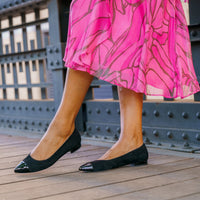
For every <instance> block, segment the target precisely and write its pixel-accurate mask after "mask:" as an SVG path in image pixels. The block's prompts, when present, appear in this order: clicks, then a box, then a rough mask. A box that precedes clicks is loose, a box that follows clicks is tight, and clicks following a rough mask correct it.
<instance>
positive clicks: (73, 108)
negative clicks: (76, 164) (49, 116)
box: [31, 68, 93, 160]
mask: <svg viewBox="0 0 200 200" xmlns="http://www.w3.org/2000/svg"><path fill="white" fill-rule="evenodd" d="M92 80H93V76H92V75H90V74H88V73H87V72H82V71H78V70H73V69H71V68H68V70H67V77H66V82H65V88H64V92H63V96H62V100H61V103H60V106H59V108H58V110H57V112H56V115H55V117H54V118H53V120H52V121H51V124H50V125H49V127H48V129H47V131H46V133H45V134H44V136H43V137H42V139H41V140H40V142H39V143H38V144H37V146H36V147H35V148H34V149H33V151H32V152H31V156H32V157H33V158H34V159H36V160H45V159H47V158H49V157H50V156H51V155H53V153H54V152H55V151H56V150H57V149H58V148H59V147H60V146H61V145H62V144H63V143H64V142H65V141H66V140H67V138H68V137H69V136H70V135H71V134H72V132H73V130H74V128H75V118H76V116H77V114H78V111H79V109H80V107H81V105H82V102H83V100H84V98H85V95H86V93H87V91H88V88H89V86H90V84H91V82H92Z"/></svg>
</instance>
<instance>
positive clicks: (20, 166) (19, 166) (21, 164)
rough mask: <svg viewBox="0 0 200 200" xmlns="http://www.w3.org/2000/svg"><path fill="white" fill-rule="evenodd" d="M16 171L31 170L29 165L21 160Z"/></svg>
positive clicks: (24, 171)
mask: <svg viewBox="0 0 200 200" xmlns="http://www.w3.org/2000/svg"><path fill="white" fill-rule="evenodd" d="M14 172H15V173H26V172H31V170H30V169H29V167H28V165H27V164H26V163H25V162H24V161H21V162H20V163H19V165H17V167H16V168H15V169H14Z"/></svg>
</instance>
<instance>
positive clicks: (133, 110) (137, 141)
mask: <svg viewBox="0 0 200 200" xmlns="http://www.w3.org/2000/svg"><path fill="white" fill-rule="evenodd" d="M118 95H119V102H120V121H121V133H120V138H119V140H118V141H117V143H116V144H115V145H113V146H112V148H111V149H110V150H108V151H107V152H106V153H105V154H104V155H103V156H102V157H101V158H100V159H103V160H109V159H112V158H115V157H119V156H121V155H124V154H126V153H128V152H130V151H132V150H134V149H136V148H138V147H140V146H141V145H142V144H143V137H142V106H143V94H142V93H136V92H134V91H132V90H129V89H126V88H123V87H118Z"/></svg>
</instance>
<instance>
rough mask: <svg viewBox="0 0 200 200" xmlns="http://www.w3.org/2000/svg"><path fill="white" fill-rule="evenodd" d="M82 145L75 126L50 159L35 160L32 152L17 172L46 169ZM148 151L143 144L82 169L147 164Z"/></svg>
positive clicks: (16, 169) (96, 161)
mask: <svg viewBox="0 0 200 200" xmlns="http://www.w3.org/2000/svg"><path fill="white" fill-rule="evenodd" d="M80 147H81V136H80V134H79V131H78V130H77V129H76V128H75V129H74V131H73V133H72V135H71V136H70V137H69V138H68V139H67V140H66V141H65V143H64V144H63V145H62V146H61V147H60V148H59V149H58V150H57V151H56V152H55V153H54V154H53V155H52V156H51V157H49V158H48V159H46V160H42V161H40V160H35V159H33V158H32V157H31V156H30V154H29V155H28V156H27V157H26V158H25V159H24V160H23V161H21V162H20V163H19V164H18V165H17V167H16V168H15V170H14V171H15V172H16V173H29V172H37V171H41V170H44V169H46V168H48V167H50V166H52V165H53V164H54V163H55V162H56V161H57V160H58V159H59V158H61V157H62V156H63V155H64V154H66V153H67V152H71V153H73V152H75V151H76V150H78V149H79V148H80ZM147 160H148V151H147V148H146V146H145V144H143V145H142V146H141V147H139V148H137V149H135V150H133V151H131V152H129V153H127V154H125V155H123V156H120V157H117V158H114V159H111V160H95V161H93V162H88V163H86V164H84V165H82V166H80V168H79V170H80V171H87V172H97V171H103V170H108V169H113V168H117V167H121V166H124V165H128V164H133V165H143V164H147Z"/></svg>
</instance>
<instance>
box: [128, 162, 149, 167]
mask: <svg viewBox="0 0 200 200" xmlns="http://www.w3.org/2000/svg"><path fill="white" fill-rule="evenodd" d="M147 164H148V163H147V161H141V162H134V163H131V165H132V166H139V165H147Z"/></svg>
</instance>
